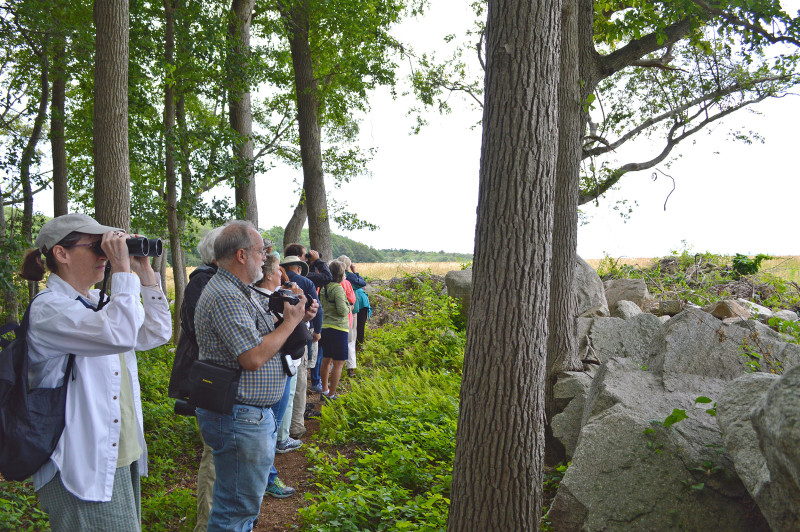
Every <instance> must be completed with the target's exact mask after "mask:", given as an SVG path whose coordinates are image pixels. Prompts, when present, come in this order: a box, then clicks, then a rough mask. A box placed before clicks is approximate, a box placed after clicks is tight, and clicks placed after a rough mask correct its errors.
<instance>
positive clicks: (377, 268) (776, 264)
mask: <svg viewBox="0 0 800 532" xmlns="http://www.w3.org/2000/svg"><path fill="white" fill-rule="evenodd" d="M726 259H727V260H728V262H730V257H726ZM603 260H605V259H586V262H588V263H589V265H590V266H591V267H592V268H594V269H595V270H596V269H597V268H598V266H599V265H600V263H601V262H602V261H603ZM614 260H615V261H618V262H619V264H620V265H621V264H627V265H631V266H637V267H639V268H648V267H650V266H652V265H653V264H655V262H656V261H657V260H658V258H652V257H620V258H619V259H616V258H615V259H614ZM356 268H357V269H358V273H360V274H361V275H363V276H364V277H366V278H368V279H384V280H385V279H391V278H393V277H399V276H401V275H403V274H406V273H419V272H430V273H433V274H436V275H445V274H446V273H447V272H449V271H451V270H460V269H461V268H462V263H461V262H361V263H358V264H356ZM193 270H194V268H186V271H187V274H188V273H191V272H192V271H193ZM759 271H761V272H766V273H770V274H772V275H775V276H776V277H780V278H782V279H786V280H787V281H794V282H796V283H800V256H797V255H795V256H789V257H778V258H775V259H772V260H767V261H764V262H763V263H762V264H761V269H760V270H759ZM174 286H175V285H174V282H173V278H172V269H171V268H167V294H168V295H169V296H170V297H172V296H173V295H174V293H175V288H174Z"/></svg>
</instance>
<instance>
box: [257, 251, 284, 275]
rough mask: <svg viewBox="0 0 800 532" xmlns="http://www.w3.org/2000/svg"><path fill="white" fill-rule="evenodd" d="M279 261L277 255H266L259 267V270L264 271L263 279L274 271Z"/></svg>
mask: <svg viewBox="0 0 800 532" xmlns="http://www.w3.org/2000/svg"><path fill="white" fill-rule="evenodd" d="M280 262H281V260H280V259H279V258H278V256H277V255H267V257H266V258H265V259H264V265H263V266H262V267H261V271H262V272H264V279H266V278H267V277H269V276H270V275H272V274H274V273H275V271H277V269H278V268H280Z"/></svg>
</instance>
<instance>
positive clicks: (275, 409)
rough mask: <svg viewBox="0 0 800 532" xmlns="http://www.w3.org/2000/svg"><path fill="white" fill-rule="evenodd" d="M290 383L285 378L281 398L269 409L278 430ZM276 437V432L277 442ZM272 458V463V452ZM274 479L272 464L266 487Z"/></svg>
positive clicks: (288, 394) (289, 393)
mask: <svg viewBox="0 0 800 532" xmlns="http://www.w3.org/2000/svg"><path fill="white" fill-rule="evenodd" d="M291 382H292V379H290V378H288V377H287V378H286V386H285V387H284V388H283V396H282V397H281V400H280V401H278V402H277V403H275V404H274V405H272V407H271V410H272V414H273V415H274V416H275V426H276V427H279V428H280V426H281V423H283V415H284V414H285V413H286V407H287V406H289V396H290V395H291V391H292V389H291V385H290V384H291ZM277 437H278V432H277V430H276V431H275V438H276V441H277ZM274 450H275V449H274V448H273V451H274ZM272 458H273V461H274V458H275V453H274V452H273V453H272ZM276 478H278V470H277V469H275V465H274V464H273V465H272V466H271V467H270V469H269V478H268V479H267V486H269V485H271V484H272V483H273V482H275V479H276Z"/></svg>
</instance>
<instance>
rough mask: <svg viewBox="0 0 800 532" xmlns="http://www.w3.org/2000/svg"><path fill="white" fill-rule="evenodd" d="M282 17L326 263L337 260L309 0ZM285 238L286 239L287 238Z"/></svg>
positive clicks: (307, 181)
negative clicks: (334, 250)
mask: <svg viewBox="0 0 800 532" xmlns="http://www.w3.org/2000/svg"><path fill="white" fill-rule="evenodd" d="M281 14H282V16H283V18H284V20H285V23H286V25H287V28H288V31H289V47H290V50H291V54H292V66H293V67H294V83H295V92H296V93H297V124H298V128H299V136H300V157H301V159H302V161H303V188H304V190H305V205H306V209H307V212H308V234H309V237H310V239H311V248H312V249H316V250H317V251H319V253H320V255H321V256H322V258H323V260H326V261H329V260H331V259H332V258H333V245H332V243H331V226H330V220H329V219H328V200H327V196H326V194H325V179H324V175H323V173H322V147H321V145H320V126H319V117H318V113H317V110H318V106H319V102H318V100H317V80H316V79H315V78H314V66H313V64H312V62H311V44H310V42H309V36H308V31H309V15H308V5H307V0H301V1H298V2H296V3H293V4H292V6H291V7H290V8H288V9H287V8H286V6H285V5H282V6H281ZM284 239H285V237H284Z"/></svg>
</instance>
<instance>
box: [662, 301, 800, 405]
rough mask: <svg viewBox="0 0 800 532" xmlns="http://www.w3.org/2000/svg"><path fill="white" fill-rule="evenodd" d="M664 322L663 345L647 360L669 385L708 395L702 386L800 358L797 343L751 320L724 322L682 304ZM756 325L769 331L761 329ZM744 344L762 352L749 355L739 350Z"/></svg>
mask: <svg viewBox="0 0 800 532" xmlns="http://www.w3.org/2000/svg"><path fill="white" fill-rule="evenodd" d="M663 326H664V344H665V345H664V349H663V350H662V351H660V352H658V353H657V354H656V356H654V357H653V358H652V359H651V366H652V369H654V370H655V371H658V372H659V373H660V374H661V375H662V378H663V381H664V387H665V388H666V389H667V390H668V391H673V390H678V389H683V390H693V391H694V392H696V393H697V395H708V394H707V393H705V390H708V389H710V388H714V387H718V386H719V383H720V381H722V382H728V381H732V380H733V379H735V378H737V377H740V376H741V375H744V374H745V373H746V372H748V371H753V370H756V371H762V372H770V371H771V370H772V369H786V368H789V367H792V366H795V365H797V364H798V363H800V346H797V345H794V344H787V343H785V342H784V341H783V339H782V338H781V337H780V335H778V334H777V333H775V332H774V331H772V330H771V329H769V327H766V326H764V325H763V324H761V323H759V322H757V321H754V320H747V321H745V322H741V326H739V325H726V324H724V323H722V322H720V321H719V320H718V319H716V318H714V317H713V316H712V315H711V314H708V313H706V312H703V311H702V310H697V309H687V310H684V311H683V312H681V313H680V314H678V315H677V316H674V317H673V318H672V319H670V320H669V321H668V322H666V323H665V324H663ZM748 326H751V327H754V329H749V328H748ZM760 327H764V328H765V329H766V330H770V331H771V332H770V333H766V331H763V332H762V331H761V329H760ZM746 349H750V350H751V351H752V352H754V353H756V354H757V355H758V356H760V357H761V358H760V359H758V358H753V357H748V356H747V355H745V354H743V353H744V352H745V350H746ZM748 362H749V363H750V364H749V365H748ZM755 364H758V365H757V366H756V365H755Z"/></svg>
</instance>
